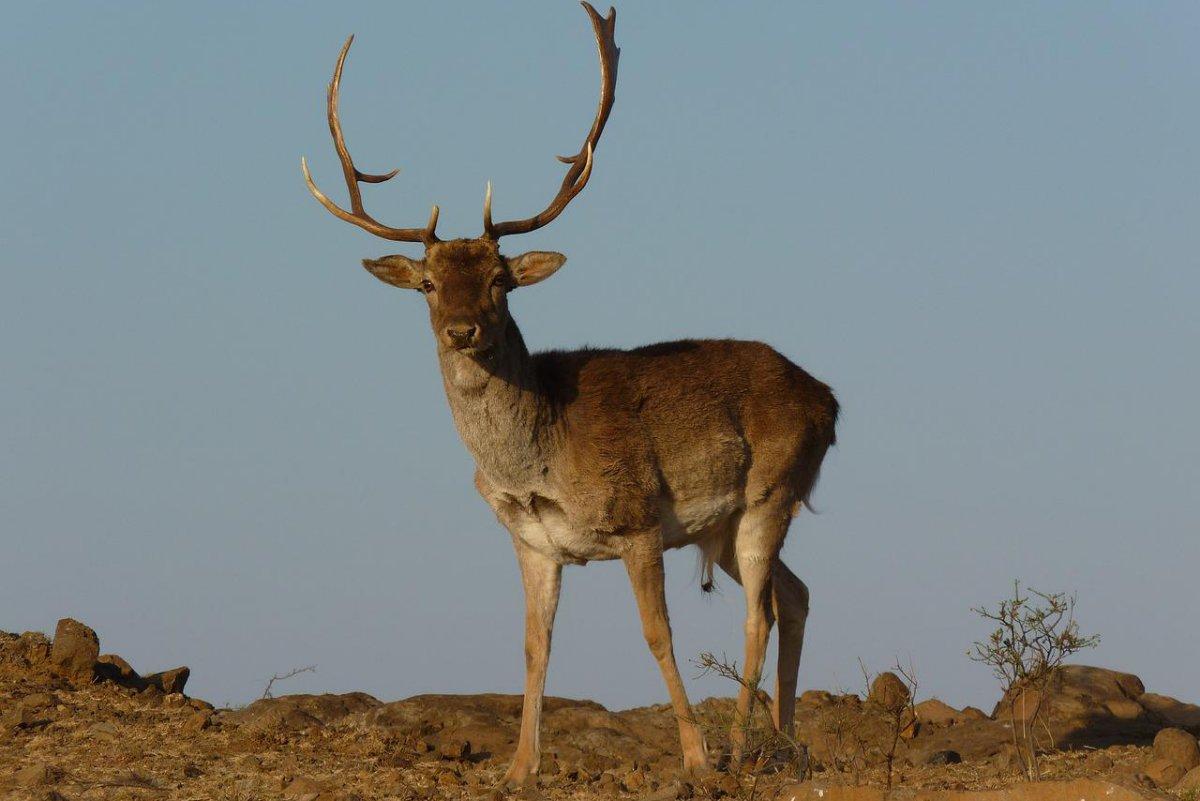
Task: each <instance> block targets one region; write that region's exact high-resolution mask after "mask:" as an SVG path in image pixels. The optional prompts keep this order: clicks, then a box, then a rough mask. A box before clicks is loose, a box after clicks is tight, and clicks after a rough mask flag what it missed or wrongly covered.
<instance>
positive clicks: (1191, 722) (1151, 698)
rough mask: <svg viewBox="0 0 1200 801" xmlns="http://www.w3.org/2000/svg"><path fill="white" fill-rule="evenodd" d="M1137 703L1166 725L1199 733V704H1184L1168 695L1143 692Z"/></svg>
mask: <svg viewBox="0 0 1200 801" xmlns="http://www.w3.org/2000/svg"><path fill="white" fill-rule="evenodd" d="M1138 703H1139V704H1141V705H1142V706H1143V707H1145V708H1146V709H1147V710H1149V711H1150V712H1151V713H1152V714H1153V715H1155V716H1157V717H1158V718H1159V719H1160V720H1161V721H1162V722H1163V723H1165V724H1166V725H1168V726H1173V727H1175V728H1177V729H1189V730H1191V732H1192V734H1200V706H1197V705H1196V704H1185V703H1183V702H1182V701H1177V700H1176V699H1174V698H1172V697H1170V696H1169V695H1159V694H1158V693H1143V694H1142V695H1141V696H1139V697H1138Z"/></svg>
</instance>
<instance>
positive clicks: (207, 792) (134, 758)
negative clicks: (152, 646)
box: [0, 633, 1200, 801]
mask: <svg viewBox="0 0 1200 801" xmlns="http://www.w3.org/2000/svg"><path fill="white" fill-rule="evenodd" d="M39 637H40V639H38V638H39ZM85 656H86V654H85ZM104 659H106V658H104V657H102V658H101V660H104ZM62 661H63V660H61V659H60V660H59V663H55V662H54V661H53V660H51V659H50V644H49V641H48V640H47V639H46V638H45V637H41V636H40V635H29V634H27V635H22V636H21V637H17V636H16V635H7V634H3V633H0V798H6V799H9V798H11V799H14V800H17V799H20V800H25V799H39V801H40V800H43V799H160V798H161V799H245V800H246V801H249V800H250V799H275V798H279V799H290V801H298V800H299V799H303V801H334V800H335V799H339V800H341V801H351V799H363V801H366V800H367V799H418V798H421V799H424V798H446V799H459V798H479V797H482V798H489V797H490V798H498V797H501V796H500V794H499V793H498V791H496V790H495V789H494V788H495V786H496V784H497V782H498V781H499V779H500V777H501V776H502V774H503V772H504V769H505V766H506V764H507V761H508V758H509V756H510V755H511V753H512V749H513V747H514V745H515V740H516V732H517V725H518V721H519V716H520V704H521V699H520V697H519V696H510V695H491V694H483V695H456V696H418V697H415V698H410V699H405V700H402V701H395V702H391V703H384V702H382V701H380V700H377V699H375V698H372V697H371V696H368V695H366V694H363V693H350V694H345V695H324V696H320V695H316V696H314V695H296V696H282V697H279V698H275V699H265V700H260V701H257V702H255V703H253V704H251V705H249V706H246V707H243V708H240V709H214V708H213V707H212V705H210V704H208V703H206V702H205V701H202V700H200V699H196V698H189V697H188V696H187V695H185V694H184V693H182V692H167V691H164V690H174V689H177V688H178V681H179V677H178V675H174V674H172V675H169V676H168V677H167V684H165V685H163V684H162V682H163V679H161V678H154V677H144V678H143V677H140V676H137V674H136V673H135V672H134V671H133V670H132V668H129V669H128V672H125V668H128V666H127V665H123V663H122V666H120V667H118V668H114V667H103V668H102V667H99V666H100V665H113V664H115V663H113V662H112V661H108V662H103V661H99V662H96V663H95V665H93V667H92V670H93V672H92V674H91V675H90V678H89V677H88V674H87V673H86V664H84V663H85V662H86V659H85V660H83V662H81V661H80V660H79V659H78V658H76V660H75V662H74V663H68V665H71V664H73V665H74V667H73V668H72V669H74V670H76V675H74V676H65V675H64V670H63V668H62V666H61V663H62ZM81 665H82V667H81ZM1072 670H1074V671H1075V672H1074V673H1072V674H1070V677H1069V680H1066V681H1065V683H1064V684H1063V686H1061V687H1059V688H1058V691H1057V692H1058V695H1057V696H1056V697H1055V699H1052V700H1053V703H1051V705H1050V706H1051V707H1052V709H1053V710H1054V711H1055V713H1056V714H1057V716H1058V717H1057V718H1056V719H1055V720H1054V722H1053V726H1052V728H1053V729H1054V730H1055V739H1056V742H1057V743H1058V745H1059V748H1058V749H1055V750H1053V751H1052V752H1050V753H1047V754H1046V755H1045V756H1043V758H1042V760H1041V767H1042V776H1043V778H1045V779H1067V778H1071V779H1074V778H1081V777H1100V778H1105V779H1111V780H1115V781H1119V782H1121V783H1122V784H1124V785H1127V786H1130V787H1134V788H1143V789H1145V790H1146V791H1147V792H1148V793H1149V792H1151V791H1152V790H1153V789H1154V788H1155V786H1156V784H1157V785H1158V786H1159V787H1160V788H1164V786H1167V787H1171V788H1173V789H1171V790H1170V791H1171V792H1172V793H1173V794H1174V795H1176V796H1177V797H1180V798H1185V799H1188V801H1192V800H1193V799H1195V798H1196V795H1197V794H1196V791H1195V790H1190V789H1188V787H1189V786H1190V785H1188V783H1187V782H1186V781H1182V780H1181V779H1180V776H1181V775H1182V774H1181V773H1180V772H1179V771H1178V770H1167V769H1166V768H1164V767H1163V765H1161V764H1158V763H1156V758H1157V756H1156V753H1155V750H1154V749H1153V748H1152V747H1151V745H1150V743H1151V741H1152V740H1153V738H1154V736H1155V734H1156V733H1157V732H1158V731H1159V730H1161V729H1162V728H1164V727H1167V726H1169V725H1182V726H1184V727H1185V728H1188V729H1189V730H1190V732H1191V736H1193V737H1194V735H1195V734H1196V733H1197V731H1198V730H1200V707H1195V706H1192V705H1189V704H1183V703H1181V702H1178V701H1174V699H1165V700H1163V699H1164V697H1163V696H1155V695H1153V694H1151V693H1145V692H1144V690H1143V689H1142V688H1141V687H1140V682H1137V685H1136V686H1134V685H1131V684H1130V681H1129V680H1130V679H1132V680H1133V681H1136V677H1130V676H1129V674H1120V673H1116V672H1114V671H1105V670H1102V669H1099V668H1077V669H1072ZM80 671H82V672H80ZM67 672H69V671H67ZM184 680H186V677H185V678H184ZM156 682H157V683H156ZM171 682H175V684H174V685H172V684H171ZM1081 688H1082V689H1081ZM1114 688H1116V689H1114ZM1131 688H1132V689H1131ZM1139 690H1140V692H1138V691H1139ZM1113 692H1116V693H1118V694H1119V696H1120V697H1119V698H1116V699H1115V700H1114V699H1113V698H1109V697H1108V696H1107V695H1105V693H1110V694H1111V693H1113ZM1130 695H1136V697H1134V698H1130V697H1129V696H1130ZM1081 699H1082V700H1081ZM1127 701H1132V702H1133V703H1131V704H1127V705H1125V706H1122V703H1124V702H1127ZM1168 702H1170V703H1168ZM1101 708H1103V709H1106V710H1110V708H1111V709H1116V710H1117V712H1111V710H1110V711H1108V712H1106V713H1104V714H1100V713H1099V712H1097V710H1098V709H1101ZM916 709H917V715H916V717H915V718H912V717H909V718H906V719H904V720H903V721H902V722H901V725H902V726H903V728H904V731H903V733H902V734H901V735H900V736H898V737H893V736H892V733H893V732H892V729H893V728H894V727H892V726H891V724H890V722H889V718H888V716H887V715H886V714H883V713H882V712H881V711H880V709H878V708H877V704H875V703H874V702H873V701H872V700H871V698H870V697H867V698H863V697H859V696H852V695H832V694H830V693H825V692H820V691H810V692H807V693H805V694H804V695H803V696H802V697H801V700H800V704H799V709H798V726H797V735H796V740H797V741H798V742H799V743H801V744H803V745H804V746H805V751H806V752H807V754H805V753H804V751H800V750H798V749H796V748H794V747H793V746H792V745H789V744H787V743H783V742H780V741H779V740H778V739H775V740H773V741H772V740H770V737H771V735H770V734H769V732H770V729H769V727H766V726H764V727H762V733H761V736H760V738H759V740H757V742H758V743H759V744H760V745H761V746H762V747H761V748H760V749H759V751H758V752H757V754H756V756H757V758H756V760H754V761H753V762H751V763H749V764H747V765H746V766H744V767H742V768H740V769H732V768H729V767H728V766H725V765H719V766H718V769H716V770H713V771H712V772H711V773H708V774H706V775H702V776H694V775H685V774H683V773H682V772H681V769H680V768H679V754H678V744H677V742H676V727H675V722H674V719H673V717H672V714H671V711H670V708H669V707H667V706H665V705H664V706H653V707H643V708H638V709H630V710H625V711H620V712H612V711H609V710H607V709H605V708H604V707H602V706H600V705H599V704H596V703H594V702H591V701H574V700H568V699H558V698H552V699H547V701H546V705H545V713H544V722H543V761H542V769H541V775H540V776H539V778H538V780H537V783H536V785H533V786H529V787H526V788H524V789H522V790H519V791H516V792H514V793H511V794H510V797H515V798H545V799H600V798H605V799H608V798H657V799H674V798H711V799H717V798H723V797H732V798H745V799H753V798H760V799H767V798H772V797H774V796H775V794H776V793H777V792H778V791H779V789H780V788H781V787H784V786H785V785H790V784H793V783H794V782H796V781H798V780H800V779H803V778H809V779H815V780H817V781H824V782H833V783H837V784H853V785H878V786H882V785H884V784H886V782H887V768H886V756H887V751H888V750H889V746H890V744H891V743H892V742H895V745H896V753H895V759H894V768H893V771H892V781H893V784H894V785H895V786H897V787H906V788H945V789H955V790H968V789H984V788H998V787H1005V786H1009V785H1014V784H1018V783H1020V782H1021V781H1023V779H1022V777H1021V775H1020V770H1019V768H1020V766H1019V762H1018V761H1017V759H1016V755H1015V753H1014V752H1013V749H1012V746H1011V729H1010V728H1008V727H1007V726H1006V724H1005V723H1004V722H1002V721H998V720H995V719H993V718H992V717H991V716H989V715H987V714H985V713H983V712H981V711H979V710H955V709H952V708H950V707H948V706H945V705H944V704H941V703H940V702H930V703H925V704H918V705H917V708H916ZM731 714H732V702H731V701H730V700H728V699H708V700H706V701H704V702H702V703H700V704H698V705H697V708H696V716H697V719H698V720H700V721H701V723H702V725H703V726H704V727H705V731H706V733H707V734H706V736H707V737H708V741H709V745H710V750H711V751H712V753H713V754H714V755H715V756H716V757H717V761H718V762H720V761H721V760H720V754H721V753H722V752H723V751H724V749H725V748H726V747H727V739H726V738H727V734H726V731H727V727H728V724H729V721H730V716H731ZM756 732H757V730H756ZM756 736H758V735H756ZM751 739H752V742H755V738H754V737H753V736H752V738H751ZM1159 762H1161V760H1159ZM1164 771H1165V773H1164ZM1184 772H1185V773H1186V769H1185V770H1184ZM1168 774H1169V775H1168ZM1187 775H1189V776H1191V775H1195V776H1197V777H1200V773H1196V772H1195V771H1193V772H1192V773H1189V774H1187ZM1164 776H1165V777H1166V778H1163V777H1164ZM1168 782H1169V784H1168Z"/></svg>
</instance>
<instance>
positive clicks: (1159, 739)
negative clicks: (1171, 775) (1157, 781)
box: [1154, 729, 1200, 786]
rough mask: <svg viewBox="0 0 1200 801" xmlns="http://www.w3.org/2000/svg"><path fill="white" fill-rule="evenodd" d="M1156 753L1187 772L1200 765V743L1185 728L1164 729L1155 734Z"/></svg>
mask: <svg viewBox="0 0 1200 801" xmlns="http://www.w3.org/2000/svg"><path fill="white" fill-rule="evenodd" d="M1154 755H1155V756H1156V757H1158V758H1160V759H1165V760H1167V761H1168V762H1171V763H1174V764H1176V765H1178V766H1179V767H1181V768H1183V770H1184V772H1187V771H1189V770H1191V769H1192V768H1194V767H1196V766H1197V765H1200V743H1197V742H1196V738H1195V737H1193V736H1192V735H1190V734H1188V733H1187V732H1186V731H1184V730H1183V729H1163V730H1162V731H1160V732H1159V733H1158V734H1156V735H1154ZM1160 786H1161V785H1160Z"/></svg>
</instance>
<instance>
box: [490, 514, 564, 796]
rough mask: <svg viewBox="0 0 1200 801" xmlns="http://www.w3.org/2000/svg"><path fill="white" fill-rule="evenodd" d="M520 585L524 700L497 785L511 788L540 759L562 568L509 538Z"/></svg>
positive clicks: (521, 781) (523, 779) (533, 772)
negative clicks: (512, 749) (522, 590)
mask: <svg viewBox="0 0 1200 801" xmlns="http://www.w3.org/2000/svg"><path fill="white" fill-rule="evenodd" d="M513 546H514V547H515V548H516V551H517V563H518V564H519V565H520V567H521V583H522V584H523V585H524V587H525V698H524V700H523V701H522V705H521V734H520V737H519V739H518V740H517V751H516V753H515V754H513V761H512V764H511V765H509V767H508V771H507V772H506V773H505V774H504V778H503V780H502V781H501V783H502V784H503V785H504V786H507V787H514V786H518V785H521V784H524V783H525V782H527V781H528V780H529V779H530V778H531V777H532V776H534V775H536V774H537V770H538V763H539V761H540V759H541V747H540V743H539V733H540V731H541V721H542V693H543V692H544V691H545V687H546V665H547V663H548V662H549V661H550V635H551V633H552V631H553V630H554V614H555V612H556V611H557V609H558V595H559V588H560V586H561V581H562V565H559V564H558V563H557V562H555V561H553V560H552V559H550V558H549V557H548V556H545V555H544V554H541V553H538V552H537V551H535V550H533V549H532V548H530V547H528V546H527V545H525V544H524V543H522V542H521V541H520V540H519V539H517V538H516V537H513Z"/></svg>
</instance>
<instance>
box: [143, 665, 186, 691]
mask: <svg viewBox="0 0 1200 801" xmlns="http://www.w3.org/2000/svg"><path fill="white" fill-rule="evenodd" d="M191 675H192V671H191V669H189V668H187V667H177V668H173V669H171V670H164V671H162V672H160V673H151V674H150V675H149V676H146V677H145V679H144V681H145V683H146V684H148V685H150V686H151V687H157V688H158V689H160V690H162V691H163V692H164V693H166V694H167V695H170V694H171V693H181V692H183V687H184V685H185V684H187V680H188V676H191Z"/></svg>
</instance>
